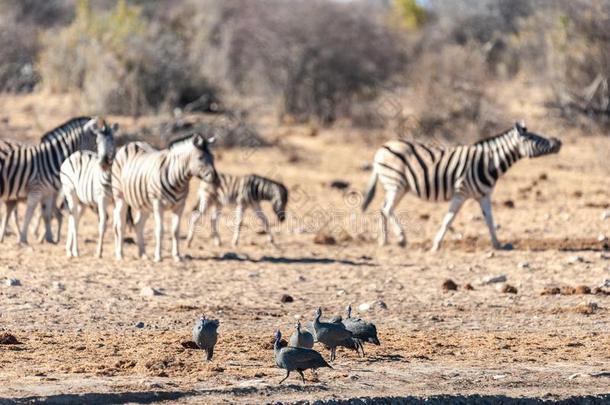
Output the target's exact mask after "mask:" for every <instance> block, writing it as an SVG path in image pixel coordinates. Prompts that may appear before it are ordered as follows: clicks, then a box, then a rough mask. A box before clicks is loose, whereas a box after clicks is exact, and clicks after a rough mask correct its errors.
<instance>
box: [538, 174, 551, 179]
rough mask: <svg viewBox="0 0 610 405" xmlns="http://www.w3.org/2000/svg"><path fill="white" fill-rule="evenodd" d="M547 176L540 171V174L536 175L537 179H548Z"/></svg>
mask: <svg viewBox="0 0 610 405" xmlns="http://www.w3.org/2000/svg"><path fill="white" fill-rule="evenodd" d="M548 178H549V176H548V175H547V174H546V173H540V176H538V180H542V181H544V180H548Z"/></svg>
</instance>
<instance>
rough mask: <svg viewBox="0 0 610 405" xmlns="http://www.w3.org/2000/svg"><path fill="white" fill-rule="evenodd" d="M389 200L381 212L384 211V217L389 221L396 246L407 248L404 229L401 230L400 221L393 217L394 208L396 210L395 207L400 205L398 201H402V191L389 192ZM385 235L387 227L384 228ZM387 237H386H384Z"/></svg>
mask: <svg viewBox="0 0 610 405" xmlns="http://www.w3.org/2000/svg"><path fill="white" fill-rule="evenodd" d="M386 195H389V196H390V198H389V199H387V201H386V202H387V204H386V205H385V206H384V207H383V210H384V211H385V216H386V218H389V219H390V223H391V224H392V227H393V228H394V233H395V234H396V237H397V238H398V246H402V247H405V246H407V238H406V237H405V231H404V229H402V226H401V225H400V221H399V220H398V218H396V215H394V208H396V206H397V205H398V203H400V200H402V197H403V196H404V195H405V193H404V191H401V190H390V191H389V192H388V194H386ZM386 235H387V226H386ZM386 237H387V236H386Z"/></svg>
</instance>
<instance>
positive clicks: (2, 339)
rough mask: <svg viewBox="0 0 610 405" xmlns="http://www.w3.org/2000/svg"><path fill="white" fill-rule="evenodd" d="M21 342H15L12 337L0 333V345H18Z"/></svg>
mask: <svg viewBox="0 0 610 405" xmlns="http://www.w3.org/2000/svg"><path fill="white" fill-rule="evenodd" d="M20 344H21V342H19V341H18V340H17V338H16V337H15V336H14V335H11V334H10V333H8V332H2V333H0V345H20Z"/></svg>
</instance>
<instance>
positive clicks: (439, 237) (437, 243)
mask: <svg viewBox="0 0 610 405" xmlns="http://www.w3.org/2000/svg"><path fill="white" fill-rule="evenodd" d="M464 201H466V199H465V198H464V197H463V196H461V195H459V194H458V195H454V196H453V198H452V199H451V202H450V203H449V211H448V212H447V213H446V214H445V217H444V218H443V223H442V225H441V229H439V231H438V233H437V234H436V236H435V237H434V243H433V244H432V249H430V251H432V252H436V251H438V249H439V248H440V247H441V243H442V242H443V238H444V237H445V233H447V229H448V228H449V226H451V223H452V222H453V220H454V219H455V215H456V214H457V213H458V212H459V211H460V208H462V204H464Z"/></svg>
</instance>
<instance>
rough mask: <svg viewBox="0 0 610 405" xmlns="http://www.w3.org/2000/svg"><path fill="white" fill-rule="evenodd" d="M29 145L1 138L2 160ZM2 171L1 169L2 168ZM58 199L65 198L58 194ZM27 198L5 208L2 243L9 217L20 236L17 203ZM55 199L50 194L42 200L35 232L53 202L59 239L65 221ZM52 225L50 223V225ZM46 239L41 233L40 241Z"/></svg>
mask: <svg viewBox="0 0 610 405" xmlns="http://www.w3.org/2000/svg"><path fill="white" fill-rule="evenodd" d="M24 146H27V145H26V144H24V143H21V142H17V141H7V140H1V139H0V161H4V159H5V158H6V157H7V156H8V154H9V153H10V152H12V151H13V150H15V149H17V148H19V147H24ZM0 172H1V169H0ZM57 199H63V196H57ZM25 200H26V199H25V198H23V199H20V200H18V201H10V202H8V203H7V204H5V205H6V208H5V216H3V217H2V220H1V221H0V243H2V242H4V237H5V235H6V228H7V226H8V221H9V219H10V218H9V217H12V219H13V225H14V227H15V231H16V232H17V236H18V237H19V233H18V231H19V229H20V226H19V218H18V215H17V209H16V208H17V203H18V202H25ZM55 201H56V198H55V196H50V197H49V198H48V199H47V200H45V201H43V202H41V206H40V210H39V211H37V216H36V217H35V219H34V229H35V234H36V235H38V229H39V228H40V221H41V219H43V215H42V212H43V211H44V210H45V209H46V204H52V208H51V210H52V212H53V216H54V217H55V219H56V220H57V239H56V241H59V239H60V237H61V224H62V222H63V214H62V212H61V209H60V208H59V207H57V206H56V205H55ZM0 204H3V201H0ZM48 226H50V225H48ZM45 227H47V225H45ZM44 240H45V234H44V233H41V234H40V237H39V242H40V243H42V242H43V241H44Z"/></svg>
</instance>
